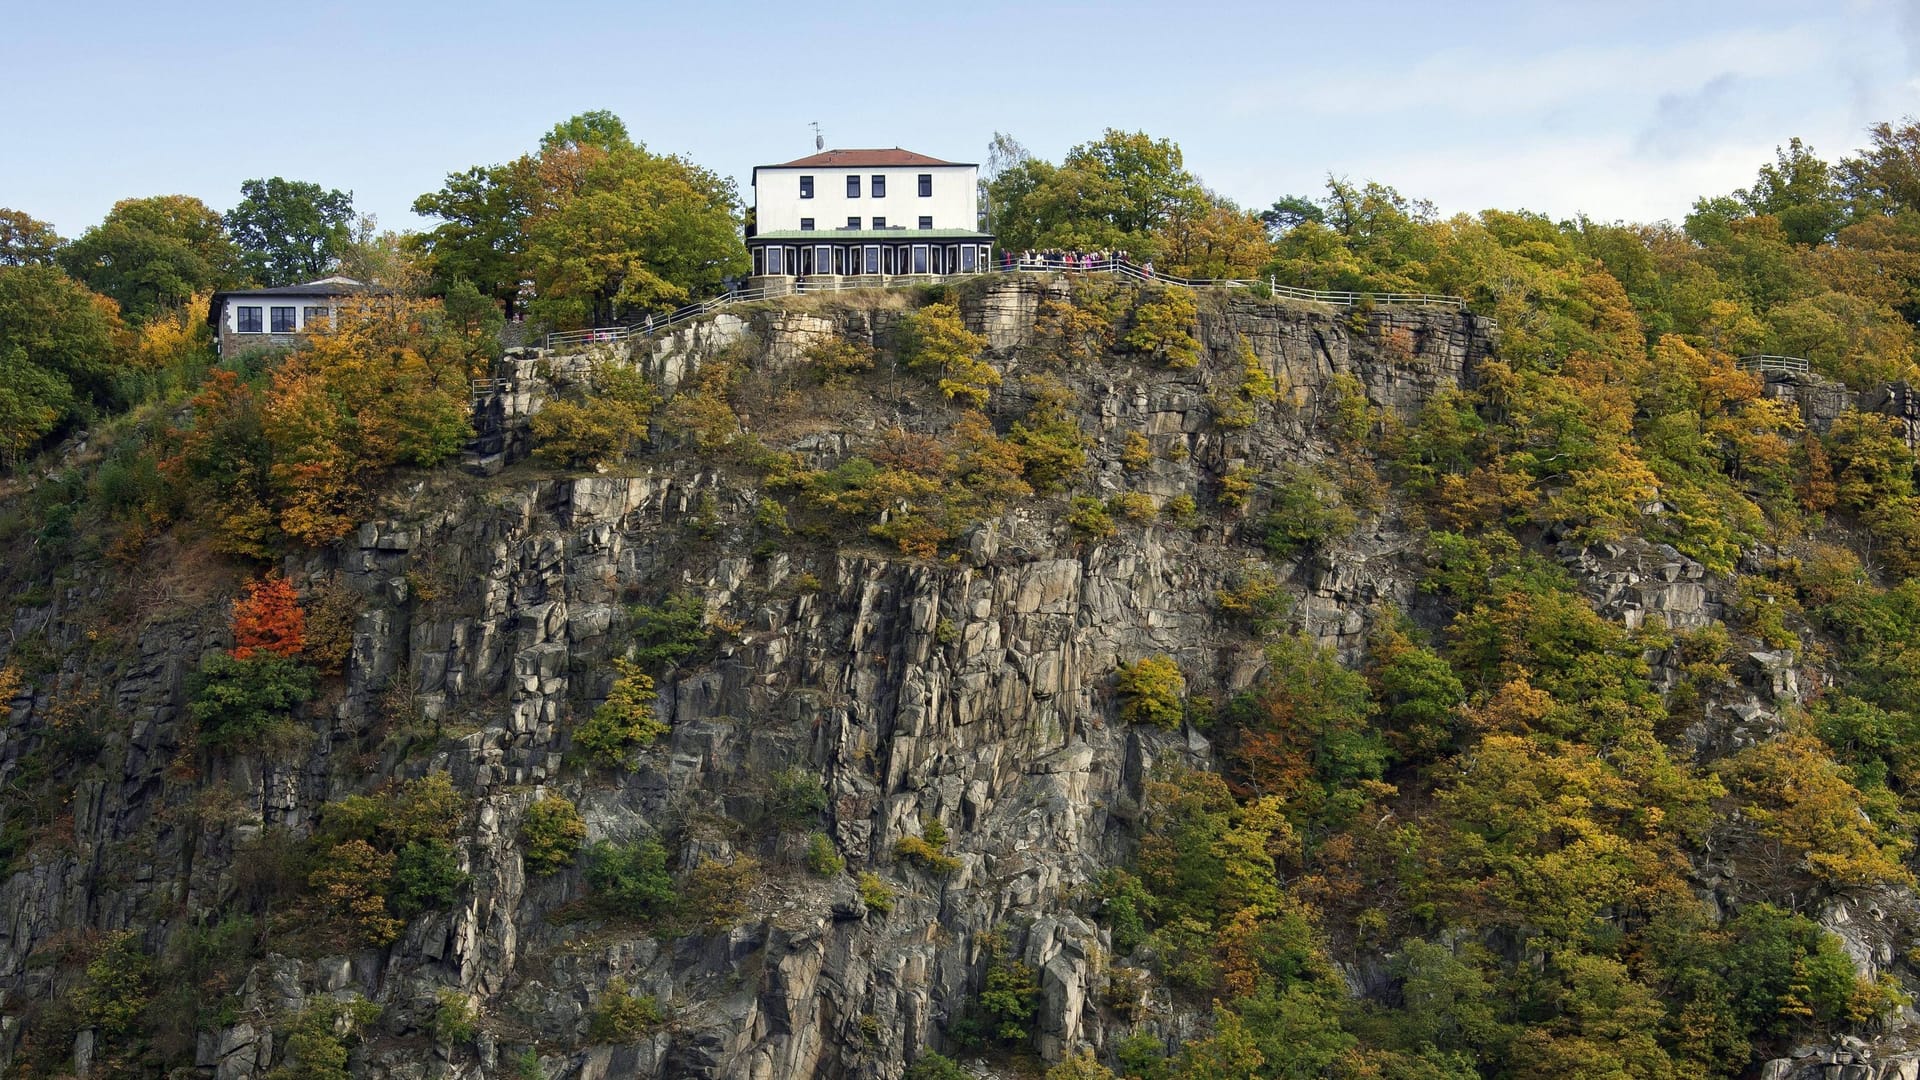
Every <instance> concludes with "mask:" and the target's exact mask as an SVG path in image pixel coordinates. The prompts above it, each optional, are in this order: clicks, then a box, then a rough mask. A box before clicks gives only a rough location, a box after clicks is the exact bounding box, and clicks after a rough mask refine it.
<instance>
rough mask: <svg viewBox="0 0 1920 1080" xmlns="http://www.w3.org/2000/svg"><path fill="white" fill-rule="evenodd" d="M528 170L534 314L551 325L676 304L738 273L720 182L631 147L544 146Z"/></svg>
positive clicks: (732, 217)
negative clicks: (534, 183)
mask: <svg viewBox="0 0 1920 1080" xmlns="http://www.w3.org/2000/svg"><path fill="white" fill-rule="evenodd" d="M563 126H564V125H563ZM590 130H595V131H601V133H602V134H603V135H604V134H605V132H604V130H603V129H601V128H597V127H596V128H593V129H590ZM576 134H577V133H576ZM534 167H535V172H536V175H538V177H539V183H540V195H539V199H538V201H537V203H536V205H535V207H534V209H533V210H532V212H531V214H530V216H529V219H528V222H527V259H528V267H529V271H530V274H531V276H532V277H533V280H534V283H535V286H536V288H537V290H538V293H539V299H538V300H536V301H534V304H533V311H534V312H535V313H536V314H538V315H540V316H542V317H543V318H546V319H548V320H549V321H551V322H553V323H555V324H557V325H565V326H581V325H594V324H600V323H605V322H611V321H613V320H614V319H615V318H617V317H619V316H620V315H621V314H622V313H624V312H627V311H634V310H640V309H645V308H652V307H660V306H665V305H671V304H677V303H680V302H683V301H685V300H688V299H691V298H693V297H694V296H696V295H699V294H703V293H707V292H712V291H716V290H717V289H718V288H719V286H720V284H721V282H723V281H724V280H725V279H727V278H728V277H732V276H734V275H737V274H740V273H744V272H745V271H746V269H747V266H748V262H747V254H746V248H745V247H744V246H743V245H742V243H741V241H740V235H739V218H738V201H739V199H738V194H737V192H736V191H735V189H734V185H733V181H731V180H729V179H726V178H723V177H721V176H719V175H718V174H716V173H713V172H710V171H708V170H706V169H703V168H701V167H699V166H697V165H694V164H693V163H691V162H689V161H687V160H686V159H684V158H680V157H667V156H661V155H657V154H653V153H649V152H648V151H647V150H646V149H645V148H644V147H640V146H637V145H636V146H615V148H614V149H612V150H604V149H602V148H601V147H599V146H597V145H591V144H588V145H580V144H576V143H573V142H571V141H569V142H565V143H550V144H549V146H547V147H545V148H543V149H542V152H541V157H540V158H539V159H538V161H537V162H535V163H534Z"/></svg>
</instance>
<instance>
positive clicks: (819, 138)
mask: <svg viewBox="0 0 1920 1080" xmlns="http://www.w3.org/2000/svg"><path fill="white" fill-rule="evenodd" d="M808 126H809V127H811V128H813V148H814V149H815V150H825V149H826V148H827V137H826V136H825V135H822V134H820V121H818V120H815V121H814V122H813V123H812V124H809V125H808Z"/></svg>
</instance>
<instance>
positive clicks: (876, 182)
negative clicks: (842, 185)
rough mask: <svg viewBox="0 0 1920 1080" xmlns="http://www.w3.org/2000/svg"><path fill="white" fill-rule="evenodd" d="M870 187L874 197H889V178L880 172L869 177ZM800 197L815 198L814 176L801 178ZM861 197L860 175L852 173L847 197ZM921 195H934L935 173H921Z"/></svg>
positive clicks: (929, 196)
mask: <svg viewBox="0 0 1920 1080" xmlns="http://www.w3.org/2000/svg"><path fill="white" fill-rule="evenodd" d="M868 187H869V188H870V189H871V190H872V193H873V197H874V198H876V199H884V198H886V197H887V178H886V177H884V176H881V175H880V174H878V173H875V174H874V175H873V176H872V177H870V178H869V182H868ZM800 197H801V198H803V199H811V198H813V177H811V176H803V177H801V178H800ZM859 197H860V176H859V174H857V173H850V174H848V176H847V198H849V199H857V198H859ZM920 197H921V198H923V199H930V198H932V197H933V174H932V173H921V174H920Z"/></svg>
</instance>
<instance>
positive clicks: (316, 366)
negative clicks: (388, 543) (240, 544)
mask: <svg viewBox="0 0 1920 1080" xmlns="http://www.w3.org/2000/svg"><path fill="white" fill-rule="evenodd" d="M469 374H470V369H469V367H468V362H467V358H466V357H465V356H464V355H462V353H461V351H460V349H459V347H458V342H457V340H455V339H453V338H452V337H451V336H450V335H448V334H446V333H445V332H444V324H443V323H442V321H441V311H440V308H439V305H437V304H433V303H429V302H420V301H405V300H400V299H396V298H371V299H367V300H364V301H362V302H360V303H359V304H356V305H350V306H349V307H348V308H347V309H346V310H345V311H344V312H343V313H342V316H341V318H340V323H339V325H338V326H337V327H335V328H333V329H331V330H321V331H316V332H315V333H313V334H312V335H311V337H310V340H309V341H308V342H307V343H306V346H305V347H304V348H302V349H301V350H300V351H298V352H296V353H294V354H293V355H292V356H290V357H288V358H287V359H286V361H285V362H284V363H283V364H282V365H281V366H280V367H279V368H278V369H276V370H275V372H274V374H273V380H272V384H271V386H270V388H269V390H268V392H267V396H266V398H265V400H264V401H263V403H262V408H261V433H262V435H263V436H264V438H265V441H266V443H267V445H268V447H269V448H270V450H271V455H272V465H271V466H270V467H269V475H270V477H271V488H272V492H273V496H274V499H275V502H276V505H277V507H278V510H279V514H278V516H279V524H280V528H281V529H283V530H284V531H285V532H286V533H287V535H289V536H291V537H293V538H294V539H296V540H298V541H300V542H302V543H305V544H322V543H327V542H330V541H332V540H335V539H338V538H339V537H341V536H344V535H345V534H346V532H347V530H348V529H350V528H352V527H353V526H354V524H355V523H356V522H357V521H358V515H359V513H360V512H361V511H362V509H363V500H364V498H365V496H366V492H367V484H368V482H369V481H370V480H371V479H372V478H373V476H374V475H375V474H377V473H378V472H379V471H380V470H382V469H385V468H388V467H390V466H394V465H402V464H409V465H432V464H436V463H438V462H440V461H442V460H444V459H445V458H446V457H447V456H449V455H450V454H453V453H454V452H456V451H457V450H459V448H460V446H461V445H462V443H463V442H464V441H465V440H466V438H467V437H468V436H469V435H470V434H471V433H472V429H471V428H470V427H469V425H468V420H467V413H468V402H467V379H468V377H469Z"/></svg>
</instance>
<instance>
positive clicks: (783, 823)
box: [766, 765, 827, 831]
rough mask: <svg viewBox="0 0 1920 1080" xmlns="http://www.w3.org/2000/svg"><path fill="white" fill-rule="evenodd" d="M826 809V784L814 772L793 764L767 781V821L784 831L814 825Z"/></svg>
mask: <svg viewBox="0 0 1920 1080" xmlns="http://www.w3.org/2000/svg"><path fill="white" fill-rule="evenodd" d="M826 809H827V786H826V784H824V783H822V782H821V780H820V777H819V776H817V775H815V774H814V773H813V772H812V771H810V770H807V769H803V768H800V767H799V766H797V765H790V766H788V767H786V768H784V769H780V770H778V771H776V772H775V773H774V774H773V776H772V778H771V779H770V780H769V781H768V784H767V802H766V814H767V823H768V824H769V825H771V826H772V827H773V828H775V829H777V830H781V831H785V830H788V829H797V828H799V827H801V826H802V825H811V824H813V823H814V822H815V821H817V820H818V819H819V817H820V815H821V814H822V813H823V812H825V810H826Z"/></svg>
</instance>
